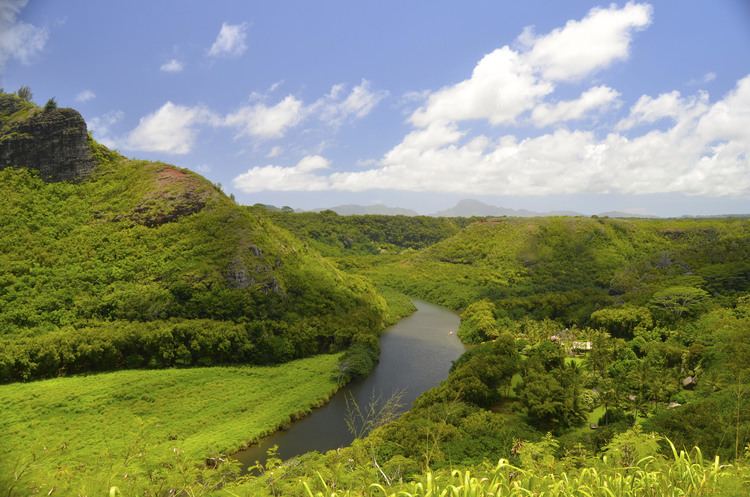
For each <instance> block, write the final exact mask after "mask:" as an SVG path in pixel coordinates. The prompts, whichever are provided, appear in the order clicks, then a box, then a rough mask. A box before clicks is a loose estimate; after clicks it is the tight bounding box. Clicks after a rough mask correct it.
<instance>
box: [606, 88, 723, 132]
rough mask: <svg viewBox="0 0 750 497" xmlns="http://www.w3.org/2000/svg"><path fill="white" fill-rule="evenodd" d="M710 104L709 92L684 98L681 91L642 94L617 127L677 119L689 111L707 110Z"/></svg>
mask: <svg viewBox="0 0 750 497" xmlns="http://www.w3.org/2000/svg"><path fill="white" fill-rule="evenodd" d="M707 105H708V94H707V93H705V92H701V93H699V94H698V95H697V96H694V97H691V98H688V99H684V98H682V96H681V95H680V92H679V91H676V90H675V91H671V92H669V93H662V94H661V95H659V96H658V97H656V98H653V97H650V96H648V95H643V96H641V97H640V98H639V99H638V101H637V102H636V103H635V104H634V105H633V106H632V107H631V108H630V114H629V115H628V117H626V118H625V119H623V120H621V121H620V122H619V123H617V126H616V127H615V129H617V130H619V131H624V130H628V129H630V128H633V127H634V126H638V125H641V124H652V123H655V122H657V121H660V120H662V119H672V120H677V119H678V118H679V117H680V116H685V115H687V114H689V113H695V112H698V113H701V112H705V110H706V108H707Z"/></svg>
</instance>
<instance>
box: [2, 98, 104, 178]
mask: <svg viewBox="0 0 750 497" xmlns="http://www.w3.org/2000/svg"><path fill="white" fill-rule="evenodd" d="M19 100H20V99H18V98H17V97H14V96H13V95H7V94H4V95H2V98H0V115H2V122H0V169H2V168H5V167H9V166H14V167H29V168H33V169H37V170H38V171H39V175H40V176H41V177H42V178H43V179H44V180H45V181H80V180H82V179H84V178H86V177H87V176H88V175H89V173H91V171H92V169H94V166H95V165H96V161H95V160H94V157H93V155H92V152H91V147H90V145H89V140H88V133H87V130H86V122H85V121H84V120H83V117H81V115H80V114H79V113H78V112H77V111H75V110H73V109H49V110H43V109H40V108H28V105H24V102H23V101H19ZM19 113H22V114H24V115H23V116H18V115H17V114H19Z"/></svg>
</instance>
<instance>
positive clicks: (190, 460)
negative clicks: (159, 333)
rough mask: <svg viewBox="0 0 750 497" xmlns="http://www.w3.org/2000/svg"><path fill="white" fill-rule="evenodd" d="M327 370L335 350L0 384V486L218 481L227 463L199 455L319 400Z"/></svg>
mask: <svg viewBox="0 0 750 497" xmlns="http://www.w3.org/2000/svg"><path fill="white" fill-rule="evenodd" d="M337 371H338V356H336V355H319V356H316V357H313V358H307V359H300V360H297V361H293V362H289V363H286V364H283V365H278V366H265V367H264V366H240V367H213V368H192V369H166V370H158V371H118V372H114V373H105V374H98V375H93V376H78V377H71V378H55V379H51V380H44V381H37V382H33V383H15V384H12V385H2V386H0V405H2V409H3V411H2V412H3V415H2V416H1V417H0V488H2V489H3V490H4V491H3V495H7V496H9V497H10V496H29V495H47V494H48V492H54V493H55V494H57V495H107V493H108V492H109V489H110V487H112V486H117V487H119V488H120V490H121V491H122V492H123V494H124V495H140V496H145V495H153V496H160V495H164V492H165V491H166V489H169V488H181V486H182V485H192V484H194V483H195V481H196V479H197V478H198V477H203V478H206V479H215V480H216V481H221V480H222V479H225V478H227V477H228V476H231V475H232V474H234V473H235V470H234V468H232V467H230V465H227V464H223V465H222V468H221V469H211V468H205V466H206V463H204V461H206V460H207V458H216V459H215V461H217V462H218V461H219V459H218V458H225V457H226V454H228V453H231V452H232V451H234V450H237V449H239V448H241V447H243V446H245V445H246V444H248V443H249V442H251V441H253V440H256V439H258V438H260V437H261V436H263V435H265V434H267V433H269V432H272V431H274V430H275V429H277V428H278V427H280V426H283V425H285V424H286V423H288V422H290V420H291V417H292V416H294V415H298V414H304V413H305V412H307V411H309V410H310V409H311V408H312V407H314V406H317V405H320V404H321V403H322V402H324V401H325V400H327V399H328V398H329V397H330V396H331V395H332V394H333V392H334V391H335V390H336V389H337V388H338V384H337V382H336V381H335V379H334V377H335V375H336V373H337ZM300 378H305V381H299V379H300ZM208 461H209V464H208V465H209V466H211V465H212V464H211V463H212V461H214V460H212V459H209V460H208ZM201 467H203V468H202V469H201ZM235 476H236V475H235Z"/></svg>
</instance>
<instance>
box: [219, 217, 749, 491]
mask: <svg viewBox="0 0 750 497" xmlns="http://www.w3.org/2000/svg"><path fill="white" fill-rule="evenodd" d="M286 215H288V216H293V215H292V214H286ZM334 255H335V256H336V260H337V262H338V264H339V265H340V266H342V267H345V268H347V269H349V270H352V271H355V272H358V273H360V274H364V275H367V276H369V277H371V278H372V279H374V280H375V281H376V282H377V283H378V284H379V286H381V287H382V286H384V285H390V286H392V287H395V288H398V289H399V290H401V291H403V292H405V293H409V294H412V295H416V296H419V297H422V298H426V299H428V300H432V301H437V302H441V303H443V304H446V305H449V306H451V307H453V308H455V309H462V310H463V313H462V323H461V326H460V328H459V336H460V337H461V338H462V339H463V340H464V341H466V342H468V343H474V344H479V345H477V346H476V347H474V348H472V349H471V350H470V351H469V352H467V353H466V354H464V356H463V357H462V358H461V359H459V360H458V361H456V363H455V364H454V367H453V369H452V371H451V374H450V376H449V377H448V378H447V379H446V381H445V382H443V383H442V384H441V385H440V386H438V387H436V388H435V389H433V390H430V391H428V392H426V393H425V394H423V395H422V396H421V397H420V398H419V399H418V400H417V402H416V403H415V405H414V407H413V408H412V410H411V411H409V412H408V413H406V414H405V415H404V416H402V417H401V418H399V419H398V420H396V421H394V422H391V423H389V424H387V425H385V426H383V427H381V428H378V429H376V430H375V431H373V432H372V433H371V434H370V435H369V436H367V437H366V438H364V439H362V440H358V441H357V442H355V444H353V446H352V447H351V448H349V449H346V450H344V451H337V452H335V453H334V452H330V453H328V454H325V455H315V454H309V455H306V456H304V457H302V458H300V459H299V460H298V461H297V462H296V463H295V464H291V465H289V466H287V465H283V466H280V467H276V468H273V471H272V473H273V476H269V475H270V473H271V471H269V474H267V475H263V476H260V477H257V478H251V479H250V480H249V481H247V482H245V483H244V484H243V485H241V486H239V487H237V489H236V490H237V495H266V494H267V495H300V496H302V495H313V496H317V495H318V494H319V493H320V495H326V496H327V495H334V494H335V495H355V496H356V495H391V494H393V495H426V492H427V490H426V488H427V486H428V481H432V483H430V484H429V485H432V487H431V488H432V491H433V495H434V494H435V492H436V491H437V492H443V491H445V492H448V493H447V495H527V494H533V493H534V492H542V491H544V492H547V493H549V494H550V495H607V496H611V495H717V496H718V495H738V496H739V495H745V494H746V492H747V488H748V486H750V480H749V479H748V478H749V477H748V470H747V466H746V465H745V463H744V462H743V461H744V458H746V457H747V456H748V455H749V454H748V453H747V452H748V450H750V395H748V394H750V363H748V362H747V358H748V357H750V349H748V347H750V345H748V344H750V321H748V316H750V307H748V306H750V300H749V299H750V297H748V296H747V292H748V290H750V273H748V268H749V266H748V261H750V258H748V255H750V224H749V223H748V222H747V220H741V219H731V220H723V219H719V220H653V221H652V220H637V221H636V220H628V221H622V220H609V219H596V218H594V219H584V218H567V219H564V218H547V219H498V220H484V221H481V222H478V223H475V224H472V225H471V226H469V227H467V228H465V229H464V230H462V231H460V232H459V233H458V234H456V235H454V236H452V237H450V238H447V239H444V240H442V241H439V242H437V243H436V244H434V245H432V246H430V247H428V248H425V249H423V250H420V251H418V252H411V251H405V252H401V253H400V254H398V255H393V254H384V255H379V256H363V255H361V254H352V255H341V253H337V254H334ZM653 433H659V434H660V435H656V434H653ZM665 435H666V436H668V437H669V438H670V439H671V440H673V441H674V444H675V447H676V449H675V450H676V451H674V452H673V450H672V448H671V447H670V445H669V444H668V443H667V442H666V441H665V440H666V439H664V438H661V437H662V436H665ZM628 442H630V443H631V444H632V445H628ZM695 446H699V447H701V448H703V450H704V452H705V453H706V454H710V459H711V460H713V455H715V454H717V455H719V456H720V457H721V458H722V460H734V464H735V466H733V467H731V468H730V467H723V466H722V467H719V466H713V465H712V464H711V463H710V462H707V463H704V462H703V461H702V455H701V454H700V452H688V451H690V450H691V448H692V447H695ZM500 458H505V459H508V460H509V462H508V463H507V464H510V465H512V466H513V467H510V466H507V465H504V466H503V468H504V471H506V473H503V471H500V472H499V473H498V472H496V471H495V469H493V468H494V462H496V461H497V460H498V459H500ZM691 458H692V459H691ZM456 468H459V469H462V470H463V469H467V468H468V470H469V471H472V472H473V474H474V473H476V474H478V475H480V478H479V479H477V480H475V481H473V482H472V480H471V478H468V479H466V477H465V474H464V473H461V478H462V479H461V481H457V480H456V479H457V478H458V476H455V475H454V476H450V475H451V473H450V471H451V469H456ZM424 472H426V473H424ZM511 473H513V474H514V477H513V482H514V484H511V481H510V480H511V478H510V477H509V475H510V474H511ZM519 475H520V476H519ZM696 477H697V479H695V478H696ZM483 478H484V479H483ZM683 478H684V479H683ZM291 480H294V482H291ZM299 480H301V481H302V482H303V483H304V485H306V487H305V490H304V491H303V490H301V489H300V485H299ZM436 481H438V482H439V481H442V482H443V483H442V484H437V483H435V482H436ZM696 482H699V484H697V485H696ZM441 485H442V486H441ZM449 485H453V487H450V486H449ZM605 486H606V487H607V488H609V489H610V490H611V492H608V491H607V490H605V489H604V487H605ZM231 491H232V492H234V491H235V488H234V487H232V488H231ZM399 492H401V493H399ZM451 492H453V493H451ZM472 492H474V493H472ZM482 492H484V493H482ZM664 492H667V493H666V494H665V493H664Z"/></svg>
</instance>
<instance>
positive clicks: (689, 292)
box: [649, 286, 709, 321]
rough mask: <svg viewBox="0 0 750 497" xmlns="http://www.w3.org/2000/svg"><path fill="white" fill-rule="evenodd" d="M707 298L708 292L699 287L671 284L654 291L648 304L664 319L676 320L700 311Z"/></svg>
mask: <svg viewBox="0 0 750 497" xmlns="http://www.w3.org/2000/svg"><path fill="white" fill-rule="evenodd" d="M708 298H709V294H708V292H706V291H705V290H703V289H701V288H693V287H689V286H672V287H669V288H665V289H664V290H659V291H658V292H656V293H654V296H653V297H651V300H650V301H649V305H650V306H651V308H652V309H654V312H656V313H658V314H660V315H661V316H663V319H664V320H665V321H677V320H679V319H681V318H683V317H685V316H694V315H695V314H697V313H698V312H700V310H701V309H702V308H703V307H705V305H706V303H707V301H708Z"/></svg>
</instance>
